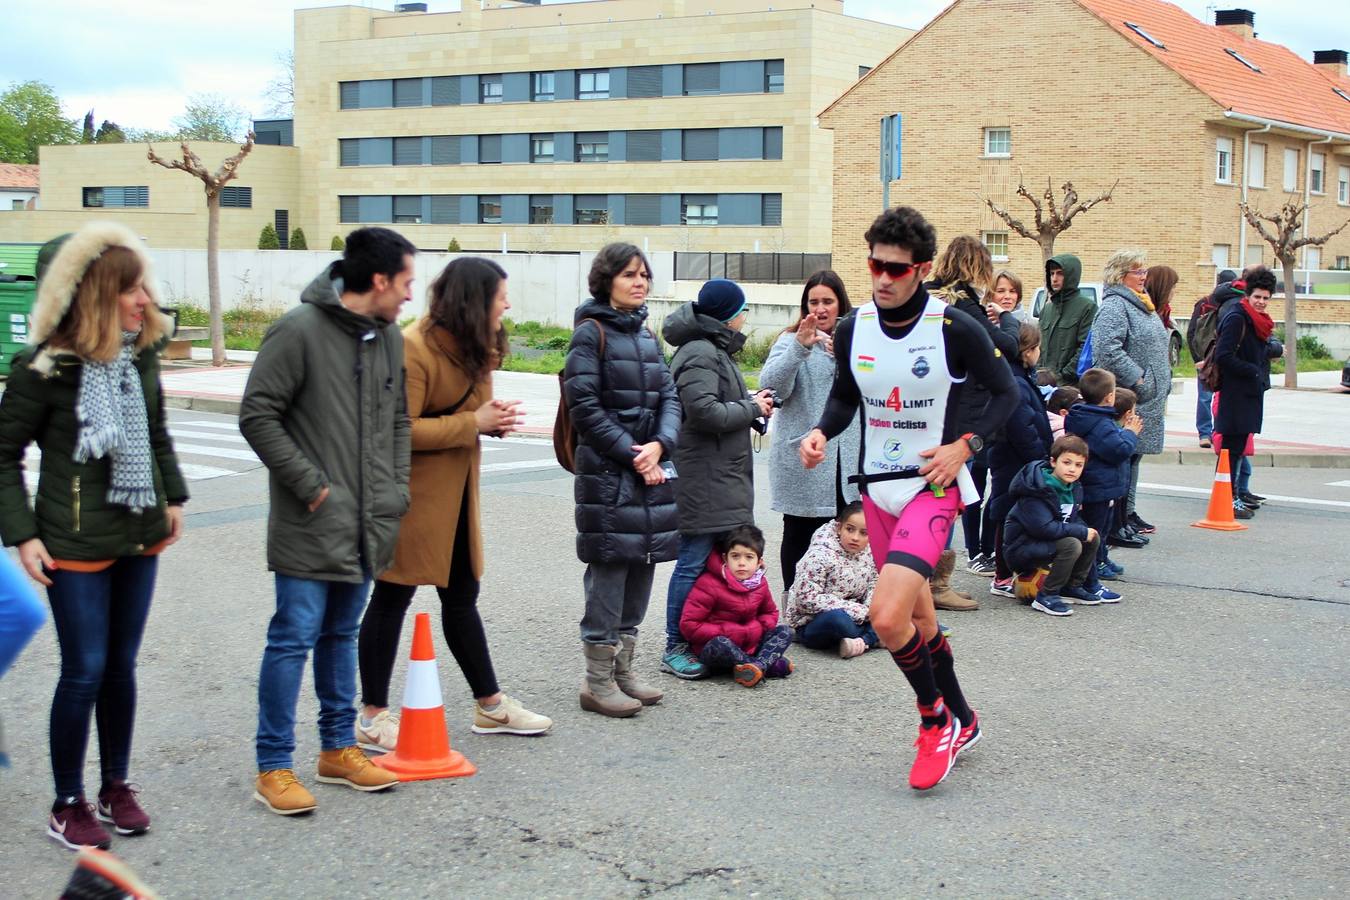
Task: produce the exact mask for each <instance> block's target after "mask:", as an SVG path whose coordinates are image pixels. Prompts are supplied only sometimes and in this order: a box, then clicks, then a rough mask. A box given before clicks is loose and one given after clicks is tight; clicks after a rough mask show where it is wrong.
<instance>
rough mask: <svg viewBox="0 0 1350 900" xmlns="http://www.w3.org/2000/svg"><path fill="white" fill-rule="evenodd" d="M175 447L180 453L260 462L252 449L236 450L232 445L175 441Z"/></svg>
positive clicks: (175, 450)
mask: <svg viewBox="0 0 1350 900" xmlns="http://www.w3.org/2000/svg"><path fill="white" fill-rule="evenodd" d="M170 434H172V432H170ZM173 449H174V452H176V453H179V454H183V453H191V454H193V455H195V456H218V457H220V458H221V459H243V460H248V461H249V462H258V457H257V455H256V454H254V452H253V451H252V450H235V449H233V448H232V447H207V446H205V445H204V444H181V443H179V442H178V441H174V442H173Z"/></svg>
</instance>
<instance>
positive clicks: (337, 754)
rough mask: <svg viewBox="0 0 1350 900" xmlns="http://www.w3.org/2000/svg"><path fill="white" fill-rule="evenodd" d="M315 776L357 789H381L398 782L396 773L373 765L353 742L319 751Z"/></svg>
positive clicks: (329, 782)
mask: <svg viewBox="0 0 1350 900" xmlns="http://www.w3.org/2000/svg"><path fill="white" fill-rule="evenodd" d="M317 777H318V779H319V780H320V781H322V782H323V783H324V784H345V785H346V786H347V787H350V788H356V789H357V790H358V791H382V790H384V789H385V788H391V787H393V786H394V785H396V784H398V776H397V775H395V774H394V773H393V772H390V771H389V770H388V769H381V768H380V767H379V766H377V765H375V764H374V763H373V762H371V761H370V759H369V758H368V757H367V756H366V755H365V754H364V753H362V752H361V751H360V750H359V749H357V747H356V745H355V744H353V745H352V746H350V747H343V748H342V749H341V750H323V751H321V752H320V753H319V774H318V776H317Z"/></svg>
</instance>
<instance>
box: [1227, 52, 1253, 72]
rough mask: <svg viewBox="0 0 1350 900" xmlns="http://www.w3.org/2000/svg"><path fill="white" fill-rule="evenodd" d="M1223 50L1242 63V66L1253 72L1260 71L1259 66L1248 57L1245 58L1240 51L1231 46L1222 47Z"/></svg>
mask: <svg viewBox="0 0 1350 900" xmlns="http://www.w3.org/2000/svg"><path fill="white" fill-rule="evenodd" d="M1223 52H1224V53H1227V54H1228V55H1229V56H1231V57H1233V59H1236V60H1237V61H1238V62H1240V63H1242V64H1243V65H1244V66H1246V67H1247V68H1249V69H1251V70H1252V71H1253V72H1260V71H1261V67H1260V66H1258V65H1257V64H1256V63H1254V62H1252V61H1251V60H1250V59H1247V57H1245V56H1243V55H1242V54H1241V53H1239V52H1237V51H1236V50H1234V49H1233V48H1232V47H1224V48H1223Z"/></svg>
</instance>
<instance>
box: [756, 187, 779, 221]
mask: <svg viewBox="0 0 1350 900" xmlns="http://www.w3.org/2000/svg"><path fill="white" fill-rule="evenodd" d="M760 204H761V205H760V217H759V221H760V223H761V224H764V225H782V224H783V195H782V194H764V195H763V196H762V197H761V198H760Z"/></svg>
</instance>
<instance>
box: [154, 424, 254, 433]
mask: <svg viewBox="0 0 1350 900" xmlns="http://www.w3.org/2000/svg"><path fill="white" fill-rule="evenodd" d="M175 425H187V426H189V427H191V428H217V429H219V430H221V431H233V432H234V433H236V434H238V433H239V425H238V424H237V423H235V422H204V421H192V422H170V423H169V430H170V431H172V430H173V426H175Z"/></svg>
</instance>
